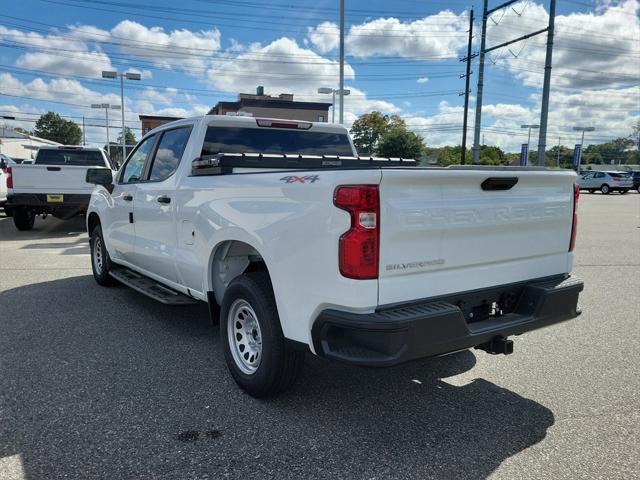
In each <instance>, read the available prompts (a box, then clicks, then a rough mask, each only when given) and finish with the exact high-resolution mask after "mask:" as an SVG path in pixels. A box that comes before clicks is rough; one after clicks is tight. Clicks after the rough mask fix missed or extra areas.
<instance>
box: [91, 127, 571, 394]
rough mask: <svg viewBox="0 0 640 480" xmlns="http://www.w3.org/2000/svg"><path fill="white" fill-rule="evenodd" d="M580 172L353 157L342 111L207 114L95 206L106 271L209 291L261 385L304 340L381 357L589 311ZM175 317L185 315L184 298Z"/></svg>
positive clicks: (169, 132)
mask: <svg viewBox="0 0 640 480" xmlns="http://www.w3.org/2000/svg"><path fill="white" fill-rule="evenodd" d="M575 180H576V175H575V173H574V172H572V171H568V170H566V171H565V170H548V169H544V168H529V167H482V166H473V167H472V166H467V167H464V166H462V167H461V166H458V167H449V168H421V167H419V166H417V165H416V162H415V161H414V160H405V159H381V158H362V157H357V154H356V151H355V149H354V147H353V143H352V141H351V139H350V137H349V134H348V132H347V130H346V129H345V128H344V127H342V126H339V125H332V124H327V123H308V122H303V121H295V120H290V121H289V120H275V119H266V118H245V117H225V116H204V117H199V118H194V119H185V120H180V121H177V122H172V123H169V124H166V125H163V126H160V127H158V128H157V129H155V130H153V131H151V132H150V133H149V134H147V135H146V136H145V137H144V138H143V139H142V140H141V141H140V143H139V144H138V145H137V146H136V148H135V149H134V150H133V151H132V153H131V154H130V155H129V157H128V159H127V161H126V163H124V165H123V166H122V167H121V168H120V171H119V172H118V173H117V174H116V175H115V176H114V177H112V176H111V174H110V173H109V172H108V171H106V170H89V171H88V172H87V181H88V182H91V183H95V184H96V188H95V190H94V191H93V195H92V197H91V203H90V205H89V209H88V214H87V230H88V232H89V234H90V245H91V263H92V268H93V275H94V277H95V280H96V281H97V282H98V283H99V284H100V285H111V284H113V283H114V282H115V281H119V282H121V283H124V284H126V285H128V286H130V287H132V288H134V289H136V290H138V291H139V292H141V293H143V294H146V295H148V296H150V297H152V298H154V299H156V300H158V301H160V302H163V303H166V304H171V305H187V304H191V303H197V302H206V303H208V305H209V312H210V316H211V318H212V320H213V321H214V323H217V322H218V321H219V325H220V332H221V334H220V341H221V346H222V350H223V352H224V356H225V359H226V363H227V365H228V368H229V370H230V372H231V374H232V376H233V378H234V379H235V380H236V382H237V383H238V384H239V385H240V387H241V388H243V389H244V390H245V391H246V392H248V393H249V394H250V395H253V396H256V397H262V396H267V395H271V394H275V393H277V392H280V391H283V390H285V389H286V388H287V387H289V386H290V385H291V384H292V383H293V382H294V380H295V378H296V376H297V375H298V373H299V372H300V369H301V367H302V363H303V359H304V357H305V354H306V353H309V352H310V353H312V354H315V355H319V356H322V357H325V358H327V359H331V360H336V361H340V362H345V363H349V364H355V365H362V366H370V367H387V366H392V365H396V364H399V363H402V362H407V361H410V360H414V359H420V358H425V357H432V356H437V355H443V354H447V353H452V352H456V351H460V350H464V349H468V348H473V347H477V348H479V349H482V350H485V351H486V352H489V353H492V354H508V353H511V352H512V351H513V341H512V340H511V339H510V338H509V337H511V336H514V335H519V334H522V333H525V332H527V331H530V330H534V329H537V328H541V327H546V326H549V325H553V324H556V323H558V322H561V321H564V320H569V319H572V318H574V317H576V316H577V315H579V313H580V310H579V309H578V306H577V303H578V295H579V293H580V292H581V291H582V288H583V284H582V282H581V281H580V280H578V279H576V278H575V277H572V276H571V275H570V272H571V269H572V263H573V256H574V254H573V248H574V243H575V236H576V219H577V217H576V206H577V201H578V195H579V193H578V192H579V190H578V189H577V186H576V184H575ZM175 315H176V317H178V316H179V315H180V313H179V312H176V313H175Z"/></svg>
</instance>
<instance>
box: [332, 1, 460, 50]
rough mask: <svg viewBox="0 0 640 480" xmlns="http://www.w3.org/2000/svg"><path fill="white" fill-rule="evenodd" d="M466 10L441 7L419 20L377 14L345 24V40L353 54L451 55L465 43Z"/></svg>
mask: <svg viewBox="0 0 640 480" xmlns="http://www.w3.org/2000/svg"><path fill="white" fill-rule="evenodd" d="M467 23H468V17H467V15H466V13H461V14H459V15H458V14H455V13H453V12H452V11H450V10H444V11H442V12H439V13H437V14H435V15H430V16H428V17H424V18H421V19H419V20H414V21H409V22H401V21H400V20H398V19H397V18H378V19H375V20H371V21H369V22H365V23H362V24H360V25H352V26H351V27H350V28H349V32H348V34H347V37H346V40H345V43H346V48H347V51H348V52H349V53H350V54H351V55H354V56H356V57H370V56H373V55H398V56H400V57H405V58H430V59H436V60H437V59H442V58H448V57H455V56H457V55H458V50H460V49H461V48H462V47H464V46H465V45H466V44H467V34H466V33H465V31H466V28H467V26H466V24H467Z"/></svg>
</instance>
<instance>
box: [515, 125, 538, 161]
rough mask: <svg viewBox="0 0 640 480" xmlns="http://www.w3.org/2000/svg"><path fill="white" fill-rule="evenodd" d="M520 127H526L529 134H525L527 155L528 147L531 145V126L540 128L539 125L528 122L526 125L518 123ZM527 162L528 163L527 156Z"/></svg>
mask: <svg viewBox="0 0 640 480" xmlns="http://www.w3.org/2000/svg"><path fill="white" fill-rule="evenodd" d="M520 128H528V129H529V135H528V136H527V156H528V155H529V151H530V147H531V129H532V128H540V125H535V124H533V123H528V124H526V125H520ZM527 163H529V158H527Z"/></svg>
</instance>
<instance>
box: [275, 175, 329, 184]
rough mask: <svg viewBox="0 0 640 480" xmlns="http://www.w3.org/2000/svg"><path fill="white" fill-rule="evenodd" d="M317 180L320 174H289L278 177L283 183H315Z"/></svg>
mask: <svg viewBox="0 0 640 480" xmlns="http://www.w3.org/2000/svg"><path fill="white" fill-rule="evenodd" d="M317 180H320V175H305V176H303V177H298V176H296V175H290V176H287V177H282V178H281V179H280V181H281V182H284V183H315V182H316V181H317Z"/></svg>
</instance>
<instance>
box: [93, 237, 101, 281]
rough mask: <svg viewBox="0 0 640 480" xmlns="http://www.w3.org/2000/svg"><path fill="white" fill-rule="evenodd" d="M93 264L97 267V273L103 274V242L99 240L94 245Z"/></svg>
mask: <svg viewBox="0 0 640 480" xmlns="http://www.w3.org/2000/svg"><path fill="white" fill-rule="evenodd" d="M93 264H94V265H95V267H96V271H97V272H98V273H99V274H100V273H102V242H101V241H100V239H99V238H96V241H95V242H94V243H93Z"/></svg>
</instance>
